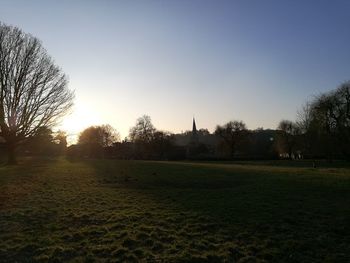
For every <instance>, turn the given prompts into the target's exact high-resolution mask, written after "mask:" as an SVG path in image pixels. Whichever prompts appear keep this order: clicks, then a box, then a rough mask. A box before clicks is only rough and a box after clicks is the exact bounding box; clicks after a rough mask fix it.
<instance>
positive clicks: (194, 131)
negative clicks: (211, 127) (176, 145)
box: [192, 117, 197, 134]
mask: <svg viewBox="0 0 350 263" xmlns="http://www.w3.org/2000/svg"><path fill="white" fill-rule="evenodd" d="M192 134H197V127H196V120H195V119H194V117H193V124H192Z"/></svg>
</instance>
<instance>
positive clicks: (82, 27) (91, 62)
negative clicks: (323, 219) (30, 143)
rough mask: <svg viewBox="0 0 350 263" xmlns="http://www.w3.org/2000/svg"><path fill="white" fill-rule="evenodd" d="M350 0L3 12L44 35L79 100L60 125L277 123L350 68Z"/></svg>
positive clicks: (0, 15) (93, 5) (185, 2)
mask: <svg viewBox="0 0 350 263" xmlns="http://www.w3.org/2000/svg"><path fill="white" fill-rule="evenodd" d="M349 13H350V1H346V0H344V1H322V0H318V1H314V0H309V1H307V0H306V1H305V0H295V1H284V0H276V1H270V0H264V1H261V0H256V1H254V0H248V1H247V0H241V1H238V0H237V1H234V0H232V1H224V0H218V1H214V0H211V1H205V0H176V1H175V0H174V1H170V0H159V1H151V0H149V1H147V0H142V1H141V0H140V1H136V0H135V1H133V0H131V1H128V0H125V1H107V0H101V1H97V0H96V1H91V0H90V1H89V0H85V1H78V0H61V1H54V0H51V1H50V0H46V1H39V0H32V1H26V0H23V1H18V0H11V1H10V0H9V1H3V0H0V21H1V22H3V23H6V24H10V25H13V26H17V27H19V28H21V29H22V30H23V31H25V32H27V33H30V34H32V35H33V36H35V37H37V38H39V39H40V40H41V41H42V44H43V46H44V47H45V48H46V50H47V51H48V53H49V55H50V56H51V57H52V58H53V59H54V60H55V63H56V64H57V65H59V66H60V67H61V69H62V70H63V72H65V73H66V74H67V76H68V78H69V88H70V89H72V90H74V91H75V105H74V107H73V109H72V111H71V113H70V115H68V116H66V117H65V118H64V119H63V120H62V123H61V124H60V125H59V126H58V127H57V128H56V129H58V128H59V129H63V130H66V131H67V132H68V134H70V135H71V136H73V137H74V135H77V134H79V132H80V131H82V130H83V129H84V128H86V127H88V126H91V125H100V124H110V125H112V126H113V127H114V128H115V129H116V130H117V131H118V132H119V133H120V135H121V137H122V138H124V137H126V136H127V135H128V131H129V129H130V127H132V126H133V125H134V124H135V122H136V119H137V118H138V117H140V116H142V115H144V114H146V115H149V116H151V118H152V122H153V124H154V125H155V126H156V128H158V129H160V130H166V131H171V132H181V131H185V130H190V129H191V127H192V117H193V116H194V117H195V118H196V122H197V127H198V128H207V129H209V131H211V132H213V131H214V129H215V126H216V125H217V124H224V123H226V122H228V121H230V120H243V121H244V122H245V123H246V124H247V126H248V128H250V129H255V128H258V127H263V128H276V127H277V125H278V123H279V121H280V120H282V119H290V120H294V119H295V117H296V113H297V110H298V109H300V108H301V106H302V105H303V104H304V103H305V102H306V101H307V100H310V99H312V98H313V96H315V95H317V94H319V93H321V92H326V91H329V90H332V89H334V88H336V87H337V86H338V85H339V84H341V83H342V82H344V81H347V80H349V79H350V67H349V62H350V49H349V43H350V30H349V28H350V27H349V26H350V20H349Z"/></svg>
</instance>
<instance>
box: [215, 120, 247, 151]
mask: <svg viewBox="0 0 350 263" xmlns="http://www.w3.org/2000/svg"><path fill="white" fill-rule="evenodd" d="M247 134H248V130H247V127H246V125H245V123H244V122H242V121H230V122H228V123H226V124H224V125H223V126H220V125H218V126H216V129H215V135H217V136H218V137H220V138H221V139H222V140H223V142H224V143H225V145H226V146H227V147H228V149H229V152H230V156H231V158H234V156H235V152H236V150H237V147H238V146H239V144H240V143H242V142H243V140H244V139H245V138H246V137H247Z"/></svg>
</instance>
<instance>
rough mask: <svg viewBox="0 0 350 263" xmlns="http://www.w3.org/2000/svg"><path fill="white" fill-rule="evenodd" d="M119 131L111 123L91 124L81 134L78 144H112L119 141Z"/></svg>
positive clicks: (102, 145)
mask: <svg viewBox="0 0 350 263" xmlns="http://www.w3.org/2000/svg"><path fill="white" fill-rule="evenodd" d="M119 139H120V136H119V134H118V132H117V131H116V130H115V129H114V128H113V127H112V126H111V125H109V124H105V125H101V126H91V127H89V128H86V129H85V130H84V131H82V132H81V133H80V135H79V139H78V144H96V145H98V146H100V147H108V146H112V145H113V143H115V142H117V141H119Z"/></svg>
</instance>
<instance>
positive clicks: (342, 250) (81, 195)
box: [0, 159, 350, 262]
mask: <svg viewBox="0 0 350 263" xmlns="http://www.w3.org/2000/svg"><path fill="white" fill-rule="evenodd" d="M292 166H294V165H292ZM296 166H298V165H296ZM0 261H1V262H13V261H19V262H31V261H43V262H46V261H50V262H55V261H57V262H60V261H64V262H67V261H78V262H79V261H81V262H88V261H90V262H93V261H108V262H109V261H112V262H113V261H115V262H137V261H143V262H154V261H156V262H350V169H349V168H331V167H320V168H317V169H313V168H308V167H291V166H289V165H273V164H269V165H267V164H266V163H260V164H259V163H255V164H250V163H247V162H246V163H241V164H220V163H175V162H145V161H144V162H143V161H115V160H96V161H76V162H70V161H67V160H64V159H59V160H24V161H23V163H22V164H21V165H20V166H18V167H1V168H0Z"/></svg>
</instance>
